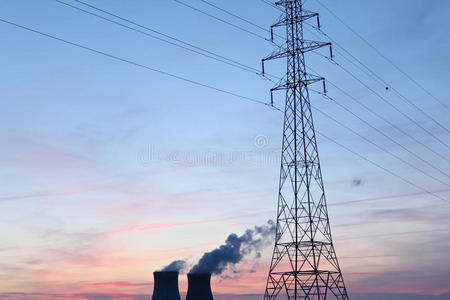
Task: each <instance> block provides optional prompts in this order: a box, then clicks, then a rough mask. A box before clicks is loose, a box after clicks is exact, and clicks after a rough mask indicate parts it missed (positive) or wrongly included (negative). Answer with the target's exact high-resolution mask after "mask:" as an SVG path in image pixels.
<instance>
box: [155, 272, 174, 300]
mask: <svg viewBox="0 0 450 300" xmlns="http://www.w3.org/2000/svg"><path fill="white" fill-rule="evenodd" d="M153 278H154V286H153V296H152V300H181V298H180V292H179V290H178V272H153Z"/></svg>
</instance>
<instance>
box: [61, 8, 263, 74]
mask: <svg viewBox="0 0 450 300" xmlns="http://www.w3.org/2000/svg"><path fill="white" fill-rule="evenodd" d="M55 1H56V2H58V3H61V4H63V5H66V6H68V7H71V8H74V9H76V10H78V11H81V12H84V13H86V14H89V15H92V16H94V17H97V18H100V19H102V20H105V21H108V22H111V23H113V24H116V25H119V26H122V27H124V28H126V29H129V30H132V31H135V32H138V33H140V34H143V35H146V36H148V37H151V38H153V39H156V40H159V41H162V42H165V43H168V44H170V45H173V46H176V47H179V48H182V49H184V50H187V51H191V52H194V53H197V54H199V55H202V56H205V57H208V58H211V59H214V60H216V61H219V62H222V63H225V64H227V65H230V66H233V67H236V68H239V69H242V70H244V71H249V72H251V73H254V74H255V72H253V71H252V69H253V68H251V67H249V66H245V65H243V64H240V63H236V62H234V61H233V62H232V63H230V62H229V61H230V60H229V59H227V60H222V59H219V58H217V57H214V56H211V55H208V54H205V53H202V52H200V51H197V50H194V49H191V48H188V47H185V46H183V45H179V44H176V43H174V42H171V41H168V40H165V39H163V38H160V37H158V36H155V35H152V34H149V33H147V32H144V31H142V30H139V29H136V28H133V27H130V26H127V25H125V24H122V23H120V22H117V21H114V20H111V19H108V18H105V17H103V16H101V15H98V14H96V13H93V12H90V11H87V10H84V9H82V8H80V7H76V6H74V5H71V4H69V3H66V2H64V1H60V0H55ZM216 56H217V55H216ZM255 70H256V69H255ZM256 74H258V73H256Z"/></svg>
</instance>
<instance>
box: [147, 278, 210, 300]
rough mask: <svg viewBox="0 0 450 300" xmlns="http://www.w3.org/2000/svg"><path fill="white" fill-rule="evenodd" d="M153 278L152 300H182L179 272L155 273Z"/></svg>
mask: <svg viewBox="0 0 450 300" xmlns="http://www.w3.org/2000/svg"><path fill="white" fill-rule="evenodd" d="M153 278H154V286H153V296H152V300H181V298H180V292H179V290H178V272H153ZM199 299H200V298H199ZM211 299H212V298H211Z"/></svg>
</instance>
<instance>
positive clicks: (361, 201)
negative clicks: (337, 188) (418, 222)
mask: <svg viewBox="0 0 450 300" xmlns="http://www.w3.org/2000/svg"><path fill="white" fill-rule="evenodd" d="M432 192H433V193H447V192H450V189H447V190H438V191H432ZM426 194H428V193H426V192H418V193H409V194H401V195H391V196H382V197H373V198H365V199H357V200H349V201H343V202H337V203H331V204H328V206H339V205H347V204H354V203H364V202H372V201H379V200H386V199H393V198H406V197H413V196H421V195H426Z"/></svg>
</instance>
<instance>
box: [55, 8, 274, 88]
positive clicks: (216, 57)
mask: <svg viewBox="0 0 450 300" xmlns="http://www.w3.org/2000/svg"><path fill="white" fill-rule="evenodd" d="M55 1H56V2H58V3H61V4H63V5H66V6H68V7H71V8H74V9H76V10H78V11H81V12H84V13H87V14H90V15H92V16H94V17H97V18H100V19H103V20H105V21H108V22H111V23H114V24H116V25H119V26H121V27H124V28H127V29H129V30H133V31H135V32H138V33H141V34H144V35H146V36H148V37H151V38H154V39H157V40H159V41H162V42H165V43H168V44H171V45H174V46H176V47H179V48H182V49H184V50H187V51H191V52H194V53H197V54H199V55H202V56H205V57H208V58H210V59H213V60H216V61H219V62H222V63H225V64H227V65H230V66H233V67H236V68H239V69H241V70H244V71H247V72H250V73H252V74H256V75H261V71H260V70H259V69H256V68H254V67H251V66H249V65H246V64H244V63H241V62H239V61H236V60H234V59H230V58H228V57H225V56H223V55H220V54H217V53H216V52H212V51H210V50H206V49H204V48H202V47H199V46H196V45H194V44H192V43H189V42H186V41H184V40H181V39H178V38H175V37H173V36H171V35H168V34H165V33H163V32H161V31H158V30H155V29H153V28H150V27H148V26H144V25H142V24H139V23H137V22H134V21H132V20H130V19H127V18H124V17H122V16H119V15H117V14H114V13H111V12H109V11H106V10H104V9H102V8H99V7H98V6H94V5H91V4H89V3H86V2H83V1H80V0H74V1H76V2H78V3H80V4H82V5H85V6H87V7H90V8H92V9H95V10H97V11H99V12H102V13H104V14H107V15H109V16H112V17H115V18H117V19H119V20H122V21H125V22H127V23H130V24H132V25H135V26H137V27H139V28H142V29H145V30H148V31H150V32H152V33H155V34H158V35H160V36H162V37H164V38H167V39H169V40H166V39H163V38H161V37H158V36H154V35H152V34H149V33H147V32H143V31H141V30H139V29H136V28H133V27H130V26H127V25H124V24H122V23H120V22H117V21H114V20H111V19H108V18H105V17H103V16H101V15H98V14H95V13H93V12H90V11H87V10H84V9H82V8H80V7H77V6H74V5H71V4H69V3H66V2H64V1H61V0H55ZM170 40H172V41H175V42H176V43H175V42H171V41H170ZM177 43H179V44H177ZM180 44H181V45H180ZM183 45H185V46H187V47H185V46H183ZM191 48H193V49H191ZM196 50H199V51H196ZM203 52H204V53H203ZM205 53H206V54H205ZM266 75H268V76H270V77H273V78H277V77H276V76H273V75H271V74H266ZM264 78H265V79H268V80H270V81H272V80H271V79H269V78H267V77H264ZM277 79H279V78H277Z"/></svg>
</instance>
